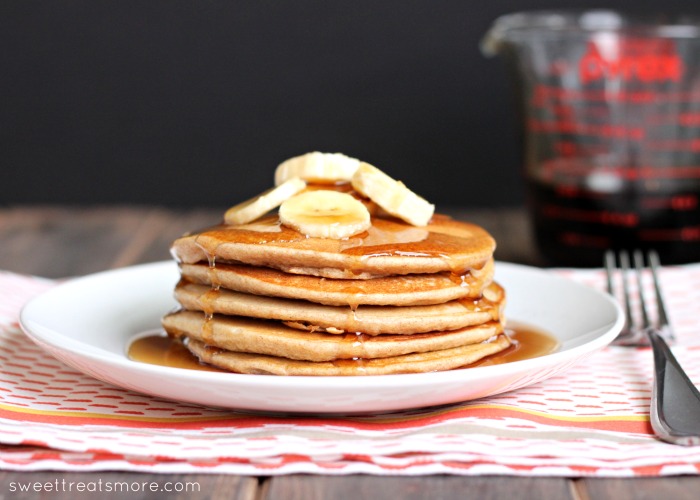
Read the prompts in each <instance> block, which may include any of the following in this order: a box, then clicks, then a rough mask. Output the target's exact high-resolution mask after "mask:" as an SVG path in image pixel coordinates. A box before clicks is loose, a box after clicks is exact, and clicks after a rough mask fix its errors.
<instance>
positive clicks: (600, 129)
mask: <svg viewBox="0 0 700 500" xmlns="http://www.w3.org/2000/svg"><path fill="white" fill-rule="evenodd" d="M527 125H528V129H529V130H530V131H531V132H534V133H543V134H552V133H556V134H575V135H579V136H582V135H589V136H594V137H609V138H613V139H630V140H641V139H644V136H645V130H644V129H643V128H641V127H632V126H630V127H628V126H625V125H611V124H607V123H604V124H597V123H585V122H575V121H573V120H553V121H552V120H538V119H536V118H531V119H529V120H528V123H527Z"/></svg>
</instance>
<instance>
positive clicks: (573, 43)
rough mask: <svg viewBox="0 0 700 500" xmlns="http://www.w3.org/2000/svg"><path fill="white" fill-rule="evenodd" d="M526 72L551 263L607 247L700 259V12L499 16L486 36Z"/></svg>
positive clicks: (539, 227)
mask: <svg viewBox="0 0 700 500" xmlns="http://www.w3.org/2000/svg"><path fill="white" fill-rule="evenodd" d="M482 51H483V52H484V53H485V54H486V55H501V56H503V57H504V59H505V60H506V63H507V67H508V69H509V70H510V73H511V76H512V79H513V81H514V83H515V88H516V94H517V100H518V104H519V105H518V108H519V109H518V110H519V114H520V120H521V123H522V142H523V144H522V148H523V149H522V150H523V162H524V175H525V181H526V185H527V191H528V204H529V207H530V212H531V215H532V221H533V226H534V230H535V237H536V240H537V242H538V245H539V247H540V249H541V251H542V253H543V255H544V256H545V257H546V258H547V259H548V260H549V262H550V263H554V264H560V265H594V266H598V265H600V263H601V262H602V255H603V252H604V250H605V249H607V248H615V249H621V248H656V249H657V250H658V251H659V253H660V254H661V258H662V261H663V262H664V263H681V262H691V261H700V206H699V203H700V201H699V198H700V23H699V22H698V20H691V19H676V20H673V21H669V22H662V21H660V20H654V19H640V18H633V17H629V16H625V15H622V14H620V13H617V12H613V11H607V10H595V11H582V12H566V11H564V12H555V11H549V12H548V11H542V12H523V13H515V14H510V15H506V16H503V17H500V18H498V19H497V20H496V21H495V23H494V24H493V26H492V27H491V29H490V30H489V32H488V33H487V34H486V36H485V37H484V39H483V40H482Z"/></svg>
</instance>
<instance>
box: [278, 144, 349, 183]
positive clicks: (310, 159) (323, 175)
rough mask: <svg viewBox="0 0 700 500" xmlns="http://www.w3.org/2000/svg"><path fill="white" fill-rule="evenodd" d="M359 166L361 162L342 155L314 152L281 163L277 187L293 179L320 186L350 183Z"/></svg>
mask: <svg viewBox="0 0 700 500" xmlns="http://www.w3.org/2000/svg"><path fill="white" fill-rule="evenodd" d="M359 166H360V160H358V159H356V158H350V157H349V156H345V155H344V154H342V153H319V152H318V151H314V152H313V153H306V154H305V155H301V156H296V157H294V158H290V159H289V160H286V161H284V162H282V163H280V165H279V166H278V167H277V169H276V170H275V185H276V186H277V185H280V184H282V183H283V182H285V181H286V180H287V179H291V178H293V177H299V178H300V179H303V180H305V181H308V182H313V183H319V184H333V183H336V182H348V181H349V180H350V179H352V176H353V174H354V173H355V170H357V167H359Z"/></svg>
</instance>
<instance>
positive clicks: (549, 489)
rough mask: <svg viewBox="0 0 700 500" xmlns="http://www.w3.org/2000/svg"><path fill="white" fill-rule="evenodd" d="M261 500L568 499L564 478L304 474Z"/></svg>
mask: <svg viewBox="0 0 700 500" xmlns="http://www.w3.org/2000/svg"><path fill="white" fill-rule="evenodd" d="M261 498H262V499H264V500H326V499H330V498H338V499H345V498H355V499H359V498H368V499H370V498H371V499H372V500H395V499H401V500H424V499H431V500H442V499H445V500H452V499H454V500H467V499H478V500H501V499H504V498H513V499H516V498H517V499H521V498H533V499H544V498H551V499H560V500H566V499H573V497H572V496H571V491H570V488H569V485H568V482H567V480H566V479H560V478H537V479H536V478H523V477H509V478H502V477H489V476H477V477H464V476H445V475H439V476H437V475H436V476H412V477H399V476H367V475H353V476H340V477H335V476H310V475H293V476H283V477H274V478H272V479H271V480H270V482H269V484H265V485H264V487H263V492H262V497H261Z"/></svg>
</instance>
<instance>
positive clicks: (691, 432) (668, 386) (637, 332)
mask: <svg viewBox="0 0 700 500" xmlns="http://www.w3.org/2000/svg"><path fill="white" fill-rule="evenodd" d="M619 261H620V268H621V273H622V292H623V308H624V310H625V316H626V321H625V326H624V327H623V329H622V332H621V333H620V335H619V336H618V339H616V340H615V342H614V343H615V344H617V345H624V346H634V345H651V348H652V351H653V353H654V386H653V389H652V394H651V408H650V420H651V426H652V428H653V429H654V432H655V433H656V435H657V436H658V437H659V438H660V439H662V440H664V441H667V442H669V443H673V444H679V445H683V446H695V445H700V392H698V390H697V388H696V387H695V386H694V385H693V383H692V382H691V380H690V379H689V378H688V375H687V374H686V373H685V372H684V371H683V368H681V365H680V364H679V363H678V361H677V360H676V358H675V356H674V355H673V353H672V352H671V349H670V348H669V347H668V344H667V343H666V341H665V340H664V338H666V339H669V340H673V333H672V329H671V325H670V323H669V320H668V315H667V312H666V306H665V304H664V300H663V296H662V293H661V284H660V281H659V277H658V272H657V270H658V268H659V256H658V254H657V253H656V252H655V251H653V250H652V251H650V252H648V253H647V261H648V263H649V268H650V270H651V276H652V280H653V283H654V295H655V297H656V308H657V321H656V322H654V323H653V322H652V321H651V318H650V315H649V310H648V306H647V304H646V297H645V296H644V295H645V294H644V288H643V286H642V276H643V271H644V257H643V255H642V252H641V251H639V250H637V251H635V252H634V268H635V271H636V273H635V274H636V278H637V290H638V292H637V293H638V295H639V303H640V306H639V307H640V312H641V324H640V323H639V322H637V321H635V319H634V315H633V314H632V307H631V303H632V299H631V292H630V283H629V279H628V274H629V271H630V260H629V253H628V252H626V251H621V252H620V255H619ZM615 268H616V265H615V254H614V253H613V252H612V251H611V250H609V251H607V252H606V253H605V271H606V274H607V280H608V292H609V293H610V294H611V295H613V296H614V295H615V294H614V291H615V286H614V273H615Z"/></svg>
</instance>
